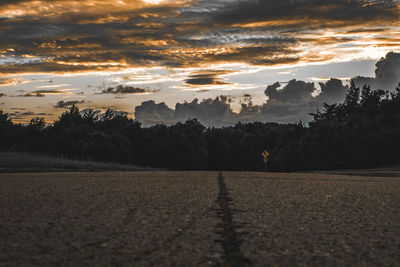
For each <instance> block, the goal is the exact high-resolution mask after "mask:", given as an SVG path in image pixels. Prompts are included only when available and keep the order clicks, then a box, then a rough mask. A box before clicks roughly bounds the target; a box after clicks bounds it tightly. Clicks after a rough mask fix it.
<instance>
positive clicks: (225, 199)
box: [216, 173, 252, 266]
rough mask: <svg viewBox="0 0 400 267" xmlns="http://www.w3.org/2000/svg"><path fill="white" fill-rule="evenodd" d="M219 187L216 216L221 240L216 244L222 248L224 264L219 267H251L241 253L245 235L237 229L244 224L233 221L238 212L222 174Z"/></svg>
mask: <svg viewBox="0 0 400 267" xmlns="http://www.w3.org/2000/svg"><path fill="white" fill-rule="evenodd" d="M218 187H219V194H218V199H217V201H216V204H217V205H218V206H219V209H216V214H217V217H218V218H219V220H220V223H218V224H217V231H216V233H217V234H218V235H219V236H220V239H217V240H216V242H218V243H220V244H221V246H222V249H223V255H222V259H223V262H222V263H219V264H217V266H249V265H251V264H252V262H251V260H250V259H248V258H246V257H245V256H244V255H243V254H242V252H241V251H240V247H241V245H242V242H243V240H242V239H241V235H243V233H239V232H238V231H237V229H238V228H240V227H241V226H242V224H238V223H235V222H234V221H233V216H234V213H235V212H237V211H238V210H235V209H233V208H232V206H233V200H232V199H231V198H230V197H229V191H228V189H227V187H226V184H225V181H224V177H223V175H222V174H221V173H220V174H219V175H218Z"/></svg>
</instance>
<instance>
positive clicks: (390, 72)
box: [352, 52, 400, 91]
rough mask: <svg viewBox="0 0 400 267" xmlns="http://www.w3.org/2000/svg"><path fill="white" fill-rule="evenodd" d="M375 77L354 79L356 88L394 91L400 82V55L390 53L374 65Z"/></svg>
mask: <svg viewBox="0 0 400 267" xmlns="http://www.w3.org/2000/svg"><path fill="white" fill-rule="evenodd" d="M375 66H376V68H375V77H361V76H358V77H355V78H353V79H352V80H353V81H354V83H355V84H356V86H358V87H362V86H364V85H369V86H371V88H373V89H384V90H390V91H392V90H394V89H395V88H396V86H397V84H398V83H399V82H400V53H395V52H390V53H388V54H387V55H386V57H383V58H381V60H379V61H378V62H377V63H376V65H375Z"/></svg>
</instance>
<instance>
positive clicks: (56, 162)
mask: <svg viewBox="0 0 400 267" xmlns="http://www.w3.org/2000/svg"><path fill="white" fill-rule="evenodd" d="M153 169H154V168H153ZM94 170H96V171H110V170H114V171H115V170H119V171H140V170H141V171H143V170H151V168H141V167H138V166H134V165H122V164H118V163H102V162H93V161H84V160H72V159H65V158H60V157H52V156H48V155H42V154H33V153H27V152H0V173H1V172H25V173H26V172H44V171H47V172H55V171H64V172H65V171H94Z"/></svg>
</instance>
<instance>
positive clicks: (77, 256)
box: [0, 172, 400, 266]
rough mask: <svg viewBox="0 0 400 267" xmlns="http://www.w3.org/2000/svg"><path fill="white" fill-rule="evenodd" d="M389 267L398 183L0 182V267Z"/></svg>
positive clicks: (39, 176)
mask: <svg viewBox="0 0 400 267" xmlns="http://www.w3.org/2000/svg"><path fill="white" fill-rule="evenodd" d="M399 264H400V179H399V178H391V177H358V176H344V175H328V174H305V173H302V174H293V173H292V174H265V173H240V172H238V173H222V174H221V175H220V174H219V173H217V172H120V173H118V172H103V173H36V174H0V266H166V265H180V266H266V265H276V266H296V265H297V266H298V265H303V266H304V265H307V266H320V265H331V266H332V265H334V266H339V265H349V266H350V265H351V266H357V265H358V266H361V265H363V266H365V265H371V266H374V265H375V266H378V265H379V266H381V265H386V266H396V265H397V266H398V265H399Z"/></svg>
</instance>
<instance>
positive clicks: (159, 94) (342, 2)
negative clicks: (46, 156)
mask: <svg viewBox="0 0 400 267" xmlns="http://www.w3.org/2000/svg"><path fill="white" fill-rule="evenodd" d="M399 15H400V2H399V1H398V0H387V1H382V0H335V1H333V0H193V1H190V0H174V1H169V0H103V1H100V0H86V1H76V0H35V1H28V0H2V1H1V2H0V109H1V110H4V111H5V112H7V113H9V114H10V116H11V117H12V118H13V121H14V122H22V123H25V122H28V121H29V120H30V119H31V118H32V117H36V116H39V117H45V119H46V120H47V121H49V122H52V121H54V120H56V119H57V118H58V116H59V115H60V114H61V113H62V112H64V111H65V110H66V109H67V108H69V107H71V105H73V104H75V105H78V106H79V107H80V108H81V109H82V110H84V109H87V108H93V109H95V110H99V111H101V112H104V111H105V110H106V109H107V108H112V109H114V110H117V111H121V112H126V113H127V115H128V116H129V117H131V118H136V119H137V120H141V121H142V122H143V123H144V124H145V125H146V124H153V123H173V122H176V121H180V120H185V119H187V118H189V117H198V118H199V119H200V120H201V121H202V122H204V123H205V124H207V125H216V126H220V125H229V124H233V123H235V122H237V121H254V120H259V121H276V122H296V121H299V120H305V121H307V120H309V119H310V116H309V113H310V112H315V111H316V110H317V109H320V108H321V107H322V104H323V103H324V102H328V103H330V102H332V103H333V102H338V101H341V100H343V98H344V95H345V93H346V91H347V89H348V84H349V81H350V80H351V79H353V80H354V81H355V82H357V84H359V85H360V86H362V85H363V84H369V85H370V86H371V87H373V88H382V89H386V90H393V89H394V87H395V85H396V84H397V82H398V81H400V54H399V53H400V26H399V25H400V24H399Z"/></svg>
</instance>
